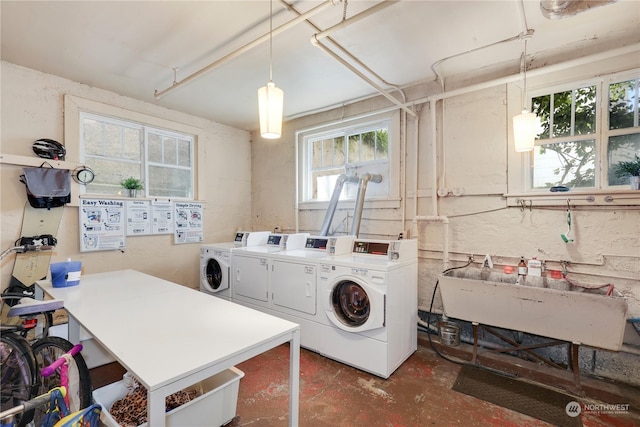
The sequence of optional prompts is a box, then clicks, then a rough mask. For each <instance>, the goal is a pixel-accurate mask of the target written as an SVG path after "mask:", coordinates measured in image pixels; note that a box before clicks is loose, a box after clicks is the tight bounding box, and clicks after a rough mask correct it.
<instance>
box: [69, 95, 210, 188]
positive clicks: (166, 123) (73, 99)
mask: <svg viewBox="0 0 640 427" xmlns="http://www.w3.org/2000/svg"><path fill="white" fill-rule="evenodd" d="M64 111H65V114H64V133H65V143H66V146H67V147H68V148H67V155H68V156H69V158H76V159H79V162H80V163H81V164H84V163H85V158H84V147H83V146H82V139H83V138H82V137H81V135H80V128H81V113H86V114H89V115H95V116H98V117H105V118H110V119H112V120H114V121H116V122H117V121H120V122H122V123H126V124H132V123H134V124H138V125H140V126H141V127H142V129H143V133H144V132H145V130H144V129H145V127H149V128H152V129H153V130H154V131H156V132H161V133H162V134H167V133H168V134H176V135H180V136H184V135H188V136H191V137H192V142H191V144H192V145H191V147H192V149H191V153H190V157H191V158H190V162H191V170H192V173H191V188H192V197H191V198H183V197H162V196H147V197H148V198H153V199H161V200H162V199H170V200H193V201H199V200H201V197H199V188H200V186H199V185H198V183H199V182H202V180H203V179H204V178H203V177H202V176H201V175H202V173H203V171H202V170H201V168H199V167H198V159H199V158H203V156H204V152H203V151H204V147H203V146H202V144H199V143H198V141H199V140H200V139H201V130H200V129H198V128H196V127H193V126H190V125H187V124H184V123H180V122H175V121H172V120H168V119H164V118H160V117H156V116H151V115H148V114H145V113H140V112H137V111H133V110H127V109H124V108H121V107H117V106H113V105H108V104H103V103H101V102H98V101H93V100H88V99H84V98H80V97H77V96H73V95H65V96H64ZM142 143H144V141H143V142H142ZM141 163H142V164H143V165H144V170H143V171H142V173H143V176H142V179H143V180H144V179H145V177H146V176H148V158H147V150H146V149H145V150H144V158H142V159H141ZM74 184H75V183H74ZM72 185H73V184H72ZM77 185H79V184H77ZM145 187H146V186H145ZM146 192H147V190H146V189H145V195H146V194H147V193H146ZM79 194H80V197H102V198H105V197H107V198H118V197H122V196H119V195H114V194H104V193H88V192H86V187H85V186H84V185H80V188H79Z"/></svg>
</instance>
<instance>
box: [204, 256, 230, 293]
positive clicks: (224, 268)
mask: <svg viewBox="0 0 640 427" xmlns="http://www.w3.org/2000/svg"><path fill="white" fill-rule="evenodd" d="M202 281H203V284H204V286H205V287H206V288H207V289H208V290H209V291H211V292H220V291H223V290H225V289H229V266H228V265H226V264H223V263H221V262H220V261H219V260H218V259H216V258H209V259H208V260H207V262H206V264H205V265H204V266H203V269H202Z"/></svg>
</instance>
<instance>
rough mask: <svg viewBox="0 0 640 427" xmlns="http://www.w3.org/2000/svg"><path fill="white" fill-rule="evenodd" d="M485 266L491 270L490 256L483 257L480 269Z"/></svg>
mask: <svg viewBox="0 0 640 427" xmlns="http://www.w3.org/2000/svg"><path fill="white" fill-rule="evenodd" d="M485 266H487V267H489V268H493V261H492V260H491V255H489V254H487V255H485V256H484V260H483V261H482V268H483V269H484V267H485Z"/></svg>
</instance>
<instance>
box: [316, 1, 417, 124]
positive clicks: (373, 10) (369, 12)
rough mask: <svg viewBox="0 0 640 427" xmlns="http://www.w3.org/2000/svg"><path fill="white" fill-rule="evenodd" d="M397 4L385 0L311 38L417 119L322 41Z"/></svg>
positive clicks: (327, 52) (401, 103)
mask: <svg viewBox="0 0 640 427" xmlns="http://www.w3.org/2000/svg"><path fill="white" fill-rule="evenodd" d="M395 3H398V0H384V1H382V2H380V3H378V4H376V5H375V6H373V7H370V8H369V9H367V10H365V11H363V12H360V13H359V14H357V15H355V16H353V17H351V18H349V19H345V20H344V21H342V22H340V23H339V24H337V25H334V26H333V27H330V28H327V29H326V30H324V31H321V32H319V33H316V34H314V35H313V36H311V44H312V45H314V46H316V47H317V48H319V49H320V50H322V51H323V52H325V53H326V54H327V55H329V56H331V57H332V58H333V59H335V60H336V61H338V62H339V63H341V64H342V65H344V66H345V67H347V68H348V69H349V70H351V72H353V73H354V74H355V75H357V76H358V77H360V78H361V79H362V80H364V81H365V82H367V83H369V84H370V85H371V86H373V88H374V89H376V90H377V91H378V92H380V94H382V95H383V96H384V97H385V98H387V99H388V100H390V101H391V102H393V103H394V104H395V105H397V106H398V107H399V108H402V109H403V110H405V111H406V112H407V113H409V114H410V115H411V116H412V117H416V113H414V112H413V110H411V109H410V108H407V107H405V106H404V103H403V101H399V100H398V99H396V98H395V97H394V96H393V95H391V94H390V93H389V92H387V91H386V90H385V89H383V88H382V87H381V86H380V85H379V84H377V83H376V82H374V81H373V80H371V79H370V78H369V77H367V76H366V75H365V74H363V73H362V72H361V71H360V70H358V69H357V68H355V67H354V66H353V65H351V64H350V63H348V62H347V61H345V60H344V59H343V58H341V57H340V56H339V55H337V54H336V53H335V52H333V51H332V50H331V49H328V48H327V47H326V46H325V45H323V44H322V43H321V42H320V40H321V39H323V38H326V37H328V36H329V34H331V33H333V32H335V31H337V30H340V29H343V28H345V27H346V26H348V25H351V24H353V23H355V22H358V21H360V20H362V19H364V18H366V17H368V16H370V15H372V14H374V13H376V12H378V11H380V10H382V9H384V8H387V7H389V6H391V5H393V4H395Z"/></svg>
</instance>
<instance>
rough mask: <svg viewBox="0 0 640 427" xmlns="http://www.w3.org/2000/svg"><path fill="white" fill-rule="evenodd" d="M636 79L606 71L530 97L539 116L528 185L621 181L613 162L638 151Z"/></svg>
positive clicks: (594, 185)
mask: <svg viewBox="0 0 640 427" xmlns="http://www.w3.org/2000/svg"><path fill="white" fill-rule="evenodd" d="M638 91H639V79H638V78H637V77H636V78H630V79H629V78H625V79H620V77H616V76H612V77H609V78H604V79H601V80H599V81H594V82H591V83H587V84H583V85H579V86H577V87H570V88H566V89H562V90H557V91H553V92H552V93H547V94H541V95H538V96H534V97H533V98H532V102H531V103H532V111H533V112H535V113H536V114H537V115H538V117H539V118H540V121H541V126H540V128H539V130H538V137H537V141H536V147H535V149H534V152H533V156H532V168H531V171H532V176H531V183H532V185H531V187H532V188H533V189H544V188H549V187H553V186H558V185H564V186H567V187H571V188H600V187H607V186H614V185H622V184H625V183H626V182H623V180H621V178H619V177H616V175H615V173H614V166H615V165H616V164H617V163H618V162H619V161H621V160H630V159H632V158H633V157H634V155H635V154H637V153H640V127H639V125H638V112H639V107H638Z"/></svg>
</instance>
